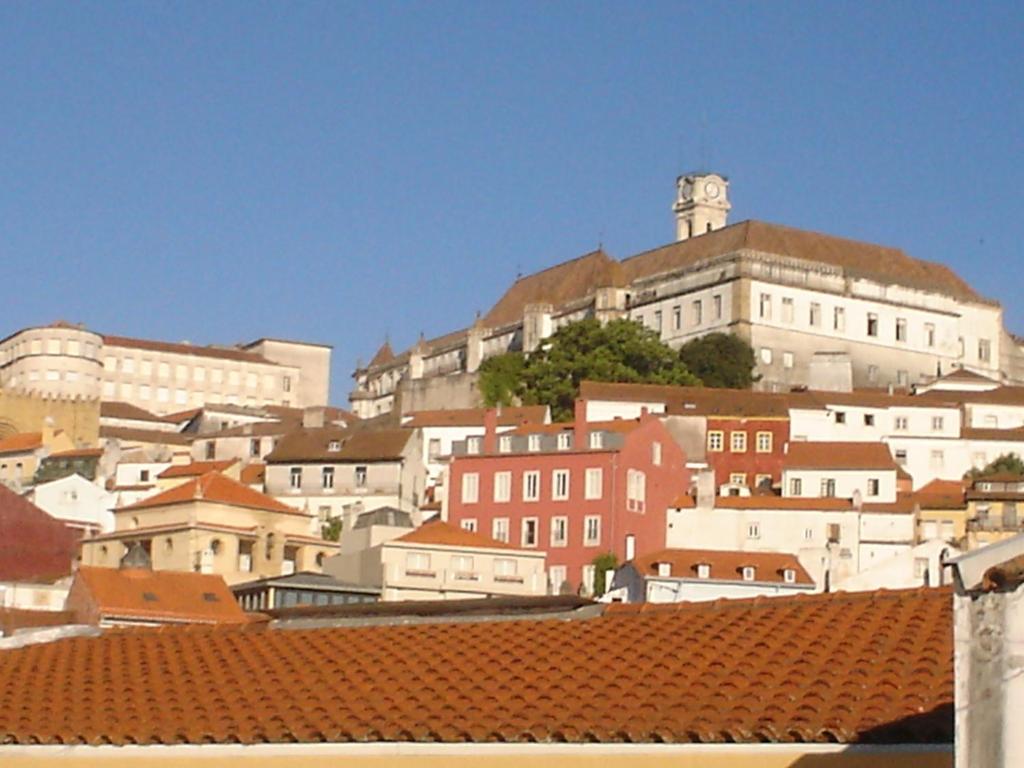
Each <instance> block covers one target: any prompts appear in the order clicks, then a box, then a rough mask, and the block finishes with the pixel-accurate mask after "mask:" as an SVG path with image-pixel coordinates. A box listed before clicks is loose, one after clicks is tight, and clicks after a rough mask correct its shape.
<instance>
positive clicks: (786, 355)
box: [782, 352, 794, 368]
mask: <svg viewBox="0 0 1024 768" xmlns="http://www.w3.org/2000/svg"><path fill="white" fill-rule="evenodd" d="M793 363H794V359H793V353H792V352H783V353H782V367H783V368H792V367H793Z"/></svg>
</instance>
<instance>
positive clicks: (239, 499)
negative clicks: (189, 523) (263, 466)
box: [115, 472, 306, 515]
mask: <svg viewBox="0 0 1024 768" xmlns="http://www.w3.org/2000/svg"><path fill="white" fill-rule="evenodd" d="M192 501H212V502H216V503H218V504H229V505H232V506H235V507H250V508H252V509H264V510H267V511H268V512H283V513H285V514H289V515H305V514H306V513H305V512H301V511H300V510H298V509H295V508H294V507H289V506H286V505H284V504H282V503H281V502H279V501H278V500H277V499H272V498H271V497H270V496H267V495H266V494H263V493H260V492H259V491H254V490H253V489H252V488H250V487H249V486H247V485H243V484H242V483H240V482H238V481H237V480H232V479H231V478H230V477H227V476H226V475H222V474H221V473H220V472H208V473H206V474H205V475H203V476H202V477H197V478H195V479H194V480H190V481H188V482H186V483H182V484H181V485H176V486H174V487H173V488H171V489H170V490H167V491H164V492H163V493H158V494H157V495H156V496H150V497H149V498H147V499H142V500H141V501H137V502H135V503H134V504H129V505H128V506H126V507H119V508H118V509H116V510H115V511H116V512H123V511H125V510H128V509H145V508H147V507H164V506H167V505H169V504H187V503H189V502H192Z"/></svg>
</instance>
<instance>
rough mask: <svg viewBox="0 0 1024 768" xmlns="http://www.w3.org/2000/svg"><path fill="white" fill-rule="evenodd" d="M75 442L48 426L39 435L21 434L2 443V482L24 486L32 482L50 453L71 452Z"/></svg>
mask: <svg viewBox="0 0 1024 768" xmlns="http://www.w3.org/2000/svg"><path fill="white" fill-rule="evenodd" d="M74 448H75V444H74V442H72V440H71V438H70V437H69V436H68V434H67V433H66V432H64V431H63V430H59V429H57V430H55V429H54V428H53V427H52V426H51V425H49V424H48V423H46V424H44V425H43V428H42V431H40V432H18V433H16V434H13V435H10V436H9V437H6V438H4V439H3V440H0V483H5V484H6V485H10V486H16V487H19V486H22V485H27V484H29V483H31V482H32V478H33V476H35V473H36V470H37V469H39V462H40V460H41V459H43V458H44V457H45V456H48V455H50V454H51V453H60V452H62V451H70V450H73V449H74Z"/></svg>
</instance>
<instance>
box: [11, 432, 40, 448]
mask: <svg viewBox="0 0 1024 768" xmlns="http://www.w3.org/2000/svg"><path fill="white" fill-rule="evenodd" d="M42 447H43V433H42V432H17V433H15V434H13V435H10V436H9V437H5V438H4V439H3V440H0V453H24V452H25V451H34V450H36V449H37V448H42Z"/></svg>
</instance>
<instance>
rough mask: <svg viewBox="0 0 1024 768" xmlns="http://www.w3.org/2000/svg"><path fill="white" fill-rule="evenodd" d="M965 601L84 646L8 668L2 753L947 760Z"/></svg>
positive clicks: (923, 595) (829, 599) (23, 655)
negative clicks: (727, 751)
mask: <svg viewBox="0 0 1024 768" xmlns="http://www.w3.org/2000/svg"><path fill="white" fill-rule="evenodd" d="M952 602H953V601H952V599H951V595H950V591H949V590H948V589H918V590H904V591H897V592H879V593H838V594H824V595H813V596H801V597H795V598H792V597H772V598H759V599H753V600H724V601H717V602H712V603H702V604H680V605H673V606H649V605H641V606H632V605H629V606H611V607H609V608H608V609H607V610H606V612H605V613H604V615H602V616H599V617H596V618H591V619H586V620H583V619H580V620H564V619H558V620H553V619H535V620H511V621H497V622H495V621H465V622H458V623H427V624H417V625H400V624H399V625H389V626H366V627H335V628H325V629H301V630H289V631H275V630H269V629H265V628H263V627H262V626H255V627H254V626H252V625H249V626H248V628H237V629H236V628H220V629H212V628H195V629H192V628H180V627H168V628H163V629H159V630H134V631H126V632H117V633H109V634H105V635H101V636H99V637H78V638H69V639H64V640H59V641H56V642H52V643H48V644H40V645H32V646H28V647H25V648H19V649H14V650H7V651H4V652H3V653H0V690H2V691H4V696H3V697H0V742H2V743H6V744H25V745H28V744H107V743H109V744H181V743H187V744H201V743H221V744H227V743H233V744H257V743H310V742H334V743H337V742H410V741H421V742H570V743H586V742H597V743H622V742H640V743H651V742H662V743H722V742H738V743H760V742H789V743H792V742H817V743H836V742H838V743H841V744H848V743H890V744H912V743H925V744H942V745H946V746H948V745H949V744H951V742H952V738H953V630H952Z"/></svg>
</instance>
